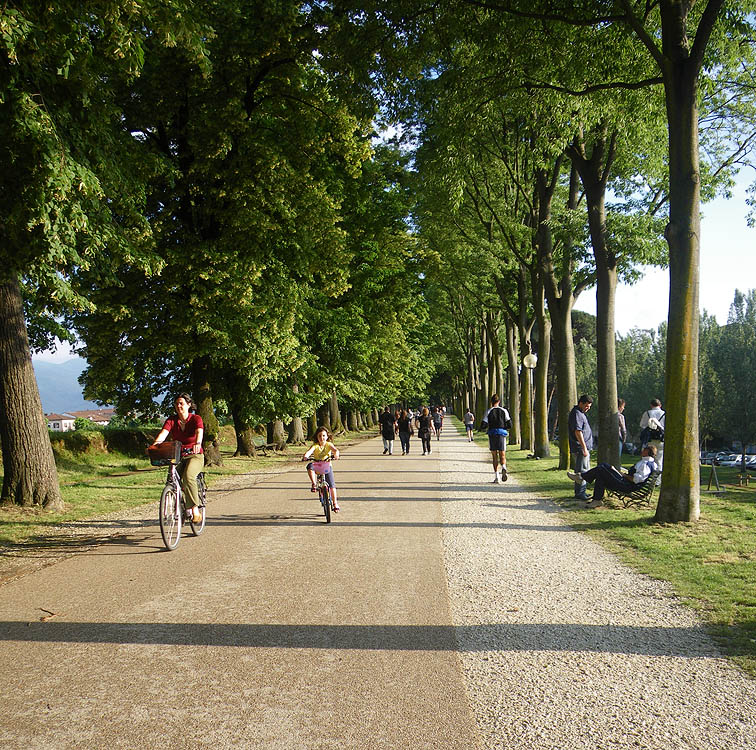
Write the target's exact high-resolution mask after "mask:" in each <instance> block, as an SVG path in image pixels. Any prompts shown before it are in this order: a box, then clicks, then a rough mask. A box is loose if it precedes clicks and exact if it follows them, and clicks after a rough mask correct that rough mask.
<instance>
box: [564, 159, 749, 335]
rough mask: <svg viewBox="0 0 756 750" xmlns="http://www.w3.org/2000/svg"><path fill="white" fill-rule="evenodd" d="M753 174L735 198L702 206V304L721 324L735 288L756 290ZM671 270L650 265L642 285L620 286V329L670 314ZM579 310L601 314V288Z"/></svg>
mask: <svg viewBox="0 0 756 750" xmlns="http://www.w3.org/2000/svg"><path fill="white" fill-rule="evenodd" d="M747 186H748V175H743V174H742V173H741V175H740V176H739V178H738V181H737V184H736V186H735V188H734V189H733V191H732V198H730V199H729V200H728V199H726V198H717V199H716V200H713V201H710V202H709V203H706V204H704V205H703V206H702V207H701V270H700V276H699V279H700V280H699V300H700V302H699V304H700V308H701V310H706V312H707V313H709V314H710V315H713V316H714V317H715V318H716V319H717V323H719V325H724V324H725V323H726V322H727V315H728V313H729V311H730V305H731V304H732V301H733V299H734V297H735V290H736V289H740V291H743V292H744V291H747V290H749V289H756V229H752V228H750V227H749V226H748V225H747V224H746V215H747V213H748V207H747V205H746V188H747ZM668 306H669V271H668V270H667V269H657V268H653V267H648V268H647V270H646V274H645V275H644V277H643V279H641V280H640V281H639V282H638V283H637V284H634V285H633V286H628V285H627V284H619V285H618V286H617V297H616V310H615V328H616V331H617V333H619V334H621V335H625V334H626V333H627V332H628V331H629V330H631V329H632V328H651V329H653V330H656V329H657V328H658V327H659V323H661V322H662V321H664V320H666V319H667V312H668ZM575 309H576V310H582V311H583V312H589V313H591V314H592V315H595V314H596V289H595V287H594V288H593V289H589V290H588V291H587V292H583V294H581V295H580V297H579V298H578V301H577V304H576V305H575Z"/></svg>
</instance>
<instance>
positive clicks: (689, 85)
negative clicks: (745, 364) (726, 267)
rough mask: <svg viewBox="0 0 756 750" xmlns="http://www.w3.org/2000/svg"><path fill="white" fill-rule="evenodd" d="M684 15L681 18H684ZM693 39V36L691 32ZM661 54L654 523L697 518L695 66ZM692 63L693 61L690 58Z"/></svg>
mask: <svg viewBox="0 0 756 750" xmlns="http://www.w3.org/2000/svg"><path fill="white" fill-rule="evenodd" d="M674 5H675V4H674V3H669V2H664V3H662V9H663V12H662V31H663V35H665V36H666V38H667V39H668V40H669V41H668V43H669V44H670V47H673V46H674V45H673V40H674V39H675V38H678V39H685V35H684V34H682V35H681V36H678V37H676V36H675V33H676V32H679V31H680V26H679V22H678V19H676V17H675V15H674V8H673V7H672V6H674ZM684 22H685V19H682V22H681V23H683V24H684ZM697 41H698V40H697ZM684 52H685V51H684V50H683V49H680V50H679V56H678V57H677V58H676V59H674V60H669V58H668V57H666V58H665V60H666V61H667V65H666V68H665V70H664V88H665V92H666V99H667V119H668V122H669V171H670V178H669V224H668V225H667V229H666V233H665V234H666V238H667V242H668V243H669V319H668V327H667V360H666V373H665V376H666V379H665V390H664V395H665V399H666V402H667V403H666V407H667V410H666V411H667V417H666V420H665V431H664V471H663V472H662V484H661V491H660V492H659V502H658V504H657V507H656V520H657V521H659V522H662V523H670V522H678V521H697V520H698V518H699V515H700V490H701V488H700V474H699V472H700V466H699V453H698V320H699V311H698V281H699V252H700V250H699V241H700V236H701V220H700V201H701V195H700V184H701V175H700V168H699V156H698V105H697V88H698V86H697V80H698V68H697V67H696V66H695V63H694V61H692V60H691V59H690V58H689V57H688V56H687V55H686V54H684ZM698 64H700V61H699V62H698Z"/></svg>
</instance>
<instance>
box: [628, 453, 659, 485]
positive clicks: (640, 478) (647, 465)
mask: <svg viewBox="0 0 756 750" xmlns="http://www.w3.org/2000/svg"><path fill="white" fill-rule="evenodd" d="M658 470H659V464H657V463H656V460H655V459H654V458H653V457H652V456H643V458H641V460H640V461H638V463H637V464H635V472H634V473H633V482H635V484H641V483H642V482H645V481H646V479H648V476H649V475H650V474H651V472H652V471H658Z"/></svg>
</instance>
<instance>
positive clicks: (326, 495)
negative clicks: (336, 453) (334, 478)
mask: <svg viewBox="0 0 756 750" xmlns="http://www.w3.org/2000/svg"><path fill="white" fill-rule="evenodd" d="M302 460H303V461H309V460H310V459H309V458H304V459H302ZM330 461H331V459H330V458H326V459H324V460H323V461H312V470H313V471H314V472H315V476H316V477H317V478H316V480H315V491H316V492H317V493H318V498H319V500H320V504H321V506H322V507H323V513H324V514H325V520H326V523H331V511H332V510H333V494H332V492H331V488H330V487H329V486H328V482H326V479H325V475H326V474H327V473H328V464H329V463H330ZM318 469H320V471H318ZM321 472H322V473H321Z"/></svg>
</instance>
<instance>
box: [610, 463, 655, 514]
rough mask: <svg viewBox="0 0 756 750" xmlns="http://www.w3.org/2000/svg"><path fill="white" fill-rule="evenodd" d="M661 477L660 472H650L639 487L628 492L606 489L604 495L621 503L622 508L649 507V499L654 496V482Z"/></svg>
mask: <svg viewBox="0 0 756 750" xmlns="http://www.w3.org/2000/svg"><path fill="white" fill-rule="evenodd" d="M660 476H661V472H660V471H652V472H651V473H650V474H649V475H648V476H647V477H646V479H645V481H643V482H641V483H640V484H639V485H636V487H635V489H633V490H630V492H623V491H622V490H610V489H609V488H608V487H607V489H606V494H607V495H609V496H610V497H616V498H617V499H618V500H619V501H620V502H621V503H622V507H623V508H630V507H631V506H637V507H640V506H641V505H651V499H652V498H653V496H654V489H655V488H656V480H657V479H658V478H659V477H660Z"/></svg>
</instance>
